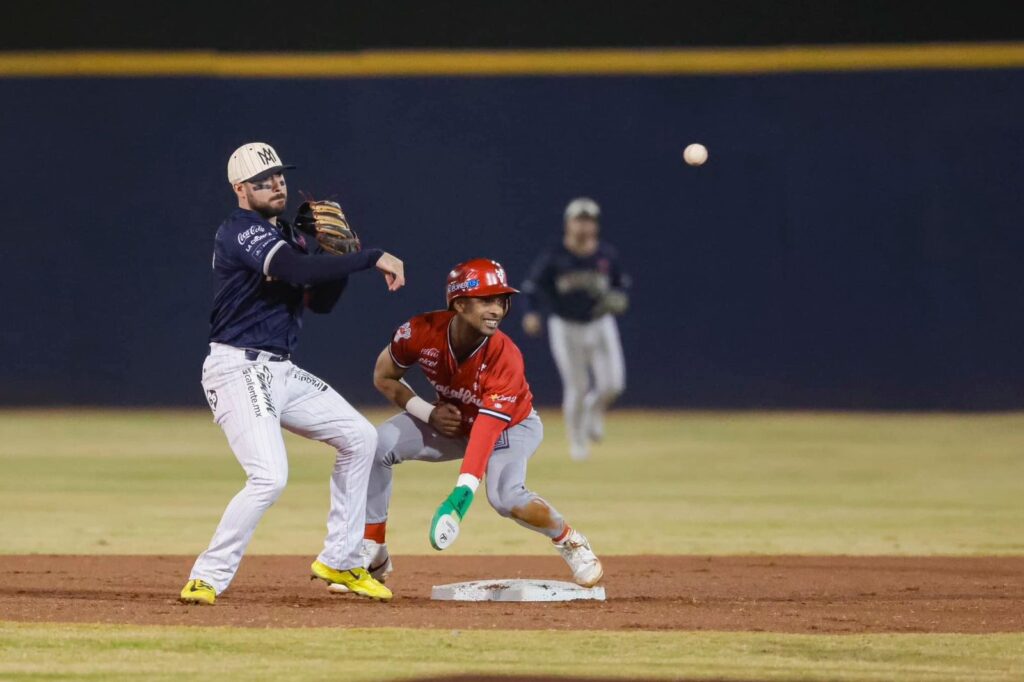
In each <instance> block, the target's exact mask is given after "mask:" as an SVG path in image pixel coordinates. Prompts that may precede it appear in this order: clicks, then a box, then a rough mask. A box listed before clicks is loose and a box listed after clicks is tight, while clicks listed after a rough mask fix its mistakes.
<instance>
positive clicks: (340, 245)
mask: <svg viewBox="0 0 1024 682" xmlns="http://www.w3.org/2000/svg"><path fill="white" fill-rule="evenodd" d="M295 227H296V228H298V229H299V230H301V231H303V232H305V233H306V234H308V235H310V236H312V237H313V238H314V239H316V241H317V243H318V244H320V248H322V249H323V250H324V251H326V252H327V253H331V254H334V255H336V256H341V255H344V254H346V253H354V252H356V251H358V250H359V249H360V248H361V245H360V243H359V235H357V234H356V231H355V230H353V229H352V226H351V225H349V224H348V219H347V218H346V217H345V213H344V212H343V211H342V210H341V206H339V205H338V204H337V203H336V202H334V201H307V202H305V203H304V204H302V205H301V206H299V213H298V215H296V216H295Z"/></svg>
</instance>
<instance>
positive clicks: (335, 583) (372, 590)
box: [309, 561, 393, 601]
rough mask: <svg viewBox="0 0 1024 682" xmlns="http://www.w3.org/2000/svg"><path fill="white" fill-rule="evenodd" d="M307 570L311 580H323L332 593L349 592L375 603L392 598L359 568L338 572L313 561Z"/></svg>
mask: <svg viewBox="0 0 1024 682" xmlns="http://www.w3.org/2000/svg"><path fill="white" fill-rule="evenodd" d="M309 570H310V572H311V573H312V576H311V579H314V580H315V579H317V578H319V579H320V580H323V581H324V582H326V583H327V584H328V586H330V587H331V590H332V591H334V592H351V593H353V594H358V595H359V596H361V597H367V598H369V599H376V600H377V601H391V597H392V596H393V595H392V594H391V590H389V589H388V588H387V587H385V586H384V585H383V583H381V582H379V581H377V580H376V579H374V577H373V576H371V575H370V574H369V573H367V572H366V569H365V568H363V567H361V566H357V567H356V568H348V569H344V570H340V571H339V570H338V569H336V568H331V567H330V566H328V565H327V564H325V563H322V562H320V561H314V562H313V565H312V566H310V567H309ZM342 588H344V589H342Z"/></svg>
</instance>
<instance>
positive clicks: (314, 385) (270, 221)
mask: <svg viewBox="0 0 1024 682" xmlns="http://www.w3.org/2000/svg"><path fill="white" fill-rule="evenodd" d="M288 168H294V166H287V165H285V164H284V163H283V162H282V161H281V160H280V157H279V156H278V155H277V152H276V151H275V150H274V148H273V147H271V146H270V145H268V144H265V143H263V142H252V143H249V144H245V145H242V146H241V147H239V148H238V149H237V150H235V152H234V153H233V154H232V155H231V158H230V159H229V161H228V181H229V182H230V183H231V187H232V189H233V190H234V193H235V196H236V198H237V200H238V208H236V209H235V210H234V211H233V212H232V213H231V215H230V216H228V218H227V219H226V220H225V221H224V222H223V223H221V225H220V227H219V228H217V234H216V237H215V238H214V247H213V271H214V278H215V281H216V287H217V292H216V295H215V296H214V300H213V312H212V313H211V315H210V352H209V355H207V357H206V361H205V362H204V363H203V389H204V390H205V391H206V399H207V401H208V402H209V404H210V409H211V410H212V411H213V417H214V420H215V421H216V422H217V424H219V425H220V427H221V428H222V429H223V430H224V435H226V436H227V438H228V443H229V444H230V446H231V450H232V451H233V452H234V454H235V458H236V459H238V463H239V464H241V465H242V469H244V470H245V474H246V482H245V487H243V488H242V490H241V491H240V492H239V493H238V494H237V495H235V497H234V498H233V499H232V500H231V502H230V503H229V504H228V506H227V509H225V510H224V515H223V517H222V518H221V520H220V524H219V525H218V526H217V530H216V531H215V532H214V535H213V540H211V541H210V546H209V547H208V548H207V549H206V551H205V552H203V553H202V554H200V555H199V558H198V559H196V562H195V565H194V566H193V567H192V572H191V573H190V574H189V581H188V583H187V584H186V585H185V587H184V589H182V591H181V600H182V601H184V602H186V603H193V604H213V603H214V601H215V600H216V597H217V595H218V594H220V593H221V592H223V591H224V590H225V589H227V587H228V585H230V584H231V581H232V579H233V578H234V576H235V573H236V571H237V570H238V565H239V563H240V562H241V560H242V554H243V553H244V552H245V548H246V547H247V546H248V544H249V540H250V539H251V538H252V534H253V531H255V530H256V525H257V524H258V523H259V521H260V519H261V518H262V517H263V513H264V512H265V511H266V510H267V509H268V508H269V507H270V505H272V504H273V503H274V502H275V500H277V498H278V497H279V496H280V494H281V492H282V491H283V490H284V487H285V484H286V483H287V481H288V455H287V453H286V452H285V447H284V440H283V438H282V434H281V428H282V427H284V428H286V429H288V430H289V431H292V432H293V433H296V434H298V435H300V436H304V437H306V438H310V439H313V440H317V441H321V442H323V443H327V444H329V445H330V446H331V447H332V448H334V449H335V450H336V453H337V454H336V457H335V462H334V469H333V472H332V474H331V482H330V491H331V509H330V513H329V515H328V517H327V538H326V539H325V540H324V549H323V551H322V552H321V553H320V555H319V556H318V557H317V559H316V561H314V562H313V565H312V569H311V570H312V573H313V576H314V577H316V578H320V579H322V580H324V581H326V582H328V583H331V584H337V585H341V586H343V587H344V588H345V591H348V592H352V593H355V594H358V595H361V596H364V597H369V598H372V599H379V600H388V599H390V598H391V591H390V590H388V588H387V587H385V586H384V585H382V584H380V583H379V582H377V581H376V580H374V579H373V578H372V577H371V576H370V575H369V573H367V572H366V570H364V569H363V567H362V554H361V549H362V536H363V525H364V520H365V511H366V506H365V505H366V485H367V482H368V480H369V475H370V465H371V464H372V462H373V453H374V450H375V449H376V447H377V431H376V429H374V427H373V425H372V424H370V422H368V421H367V420H366V419H365V418H364V417H363V416H362V415H361V414H359V413H358V412H357V411H356V410H355V409H354V408H353V407H352V406H351V405H349V403H348V402H347V401H346V400H345V399H344V398H342V397H341V396H340V395H339V394H338V393H337V392H336V391H335V390H334V389H333V388H331V387H330V386H329V385H327V382H325V381H323V380H322V379H320V378H318V377H316V376H314V375H312V374H310V373H309V372H306V371H305V370H303V369H301V368H299V367H297V366H296V365H294V364H292V361H291V354H292V352H293V351H294V350H295V346H296V343H297V342H298V334H299V329H300V328H301V327H302V313H303V310H304V309H307V308H308V309H309V310H310V311H312V312H314V313H328V312H330V311H331V309H333V308H334V304H335V303H336V302H337V301H338V298H339V297H340V296H341V294H342V291H343V290H344V289H345V285H346V283H347V282H348V276H349V275H351V274H352V273H355V272H359V271H361V270H369V269H372V268H374V267H376V268H377V270H379V271H381V272H382V273H383V275H384V278H385V280H386V282H387V284H388V289H389V290H391V291H396V290H398V289H399V288H400V287H402V285H403V284H404V283H405V274H404V265H403V264H402V261H400V260H398V259H397V258H395V257H394V256H392V255H391V254H388V253H385V252H384V251H381V250H380V249H364V250H359V244H358V238H355V235H354V233H352V234H351V236H352V239H351V240H350V244H351V250H352V252H351V253H344V254H342V255H327V254H325V253H324V249H326V248H327V246H324V244H325V242H323V241H321V237H320V234H319V233H320V229H321V227H322V225H321V223H322V222H323V220H322V218H321V217H319V214H318V212H317V210H314V209H311V208H310V207H311V204H315V205H317V209H319V208H326V209H327V211H328V212H329V213H330V212H332V211H333V209H334V208H336V207H337V205H336V204H330V205H329V206H322V205H323V204H325V203H329V202H308V203H306V204H303V207H302V208H301V209H300V216H299V219H297V222H298V221H302V223H303V224H304V225H306V226H308V227H309V228H310V233H311V234H316V240H314V239H308V240H307V238H306V236H305V235H303V234H302V233H301V232H299V231H296V230H295V229H294V228H293V226H292V225H290V224H289V223H287V222H285V221H284V220H283V219H282V218H280V216H281V214H282V213H284V209H285V206H286V204H287V202H288V187H287V184H286V183H285V178H284V171H285V170H286V169H288ZM306 209H310V210H308V211H307V210H306ZM336 215H337V216H340V219H336V220H335V221H334V224H333V225H327V226H326V227H327V228H328V229H330V230H332V231H333V232H335V233H339V232H340V231H341V230H339V229H336V228H335V225H343V226H344V227H345V228H346V229H347V227H348V226H347V223H344V214H342V213H341V210H340V208H337V211H336ZM322 247H323V248H322ZM332 253H334V254H339V253H340V252H339V251H333V252H332ZM195 475H198V476H201V475H202V472H201V471H200V472H198V473H197V474H195Z"/></svg>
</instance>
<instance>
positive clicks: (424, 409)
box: [405, 395, 434, 424]
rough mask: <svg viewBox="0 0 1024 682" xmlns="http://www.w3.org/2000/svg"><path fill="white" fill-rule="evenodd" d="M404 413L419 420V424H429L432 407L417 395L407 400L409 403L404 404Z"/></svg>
mask: <svg viewBox="0 0 1024 682" xmlns="http://www.w3.org/2000/svg"><path fill="white" fill-rule="evenodd" d="M405 411H406V412H408V413H409V414H411V415H412V416H414V417H416V418H417V419H419V420H420V421H421V422H423V423H425V424H429V423H430V413H431V412H433V411H434V406H433V405H431V404H430V403H428V402H427V401H426V400H424V399H423V398H421V397H419V396H418V395H414V396H413V397H411V398H409V402H407V403H406V404H405Z"/></svg>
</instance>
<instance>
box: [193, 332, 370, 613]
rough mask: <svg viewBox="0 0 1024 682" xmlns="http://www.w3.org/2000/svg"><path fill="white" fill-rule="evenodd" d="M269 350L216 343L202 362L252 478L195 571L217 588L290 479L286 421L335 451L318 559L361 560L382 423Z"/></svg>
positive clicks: (349, 563)
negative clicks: (249, 351) (250, 353)
mask: <svg viewBox="0 0 1024 682" xmlns="http://www.w3.org/2000/svg"><path fill="white" fill-rule="evenodd" d="M272 357H274V356H273V354H271V353H267V352H260V353H259V354H258V356H257V357H256V358H255V359H252V360H250V359H247V357H246V351H245V350H242V349H238V348H233V347H231V346H226V345H223V344H218V343H212V344H210V355H209V356H207V358H206V362H205V363H203V389H204V390H205V391H206V397H207V400H208V402H209V403H210V408H211V409H212V410H213V415H214V421H216V422H217V424H219V425H220V427H221V428H222V429H223V430H224V434H225V435H226V436H227V438H228V443H229V444H230V445H231V450H232V452H234V454H235V458H236V459H238V463H239V464H241V465H242V469H244V470H245V474H246V477H247V478H246V482H245V487H244V488H242V490H241V491H240V492H239V493H238V494H237V495H235V497H234V498H233V499H232V500H231V502H230V503H228V506H227V509H225V510H224V515H223V517H222V518H221V520H220V524H219V525H218V526H217V530H216V532H215V533H214V535H213V540H212V541H211V542H210V546H209V547H208V548H207V549H206V551H205V552H203V553H202V554H200V555H199V558H198V559H196V563H195V566H193V568H192V573H191V575H190V579H194V578H198V579H201V580H205V581H206V582H208V583H210V584H211V585H213V587H214V589H216V590H217V593H218V594H219V593H221V592H223V591H224V590H225V589H227V587H228V585H230V584H231V580H232V579H233V578H234V576H235V572H236V571H237V570H238V564H239V563H240V562H241V560H242V554H243V553H244V552H245V548H246V547H247V546H248V544H249V540H250V539H251V538H252V534H253V531H255V530H256V525H257V524H258V523H259V521H260V519H261V518H262V517H263V513H264V512H265V511H266V510H267V508H268V507H270V505H272V504H273V503H274V502H275V501H276V500H277V498H278V497H279V496H280V495H281V492H282V491H283V490H284V487H285V485H286V483H287V482H288V455H287V453H286V452H285V447H284V439H283V436H282V433H281V427H284V428H286V429H288V430H289V431H291V432H293V433H296V434H298V435H300V436H303V437H305V438H310V439H312V440H317V441H320V442H323V443H327V444H328V445H330V446H331V447H333V448H334V449H335V450H336V451H337V455H336V457H335V461H334V471H333V473H332V474H331V481H330V496H331V508H330V512H329V513H328V516H327V538H326V539H325V540H324V548H323V551H322V552H321V553H320V555H319V556H318V559H319V560H320V561H321V562H323V563H325V564H327V565H328V566H330V567H332V568H337V569H346V568H351V567H353V566H360V565H362V563H361V559H360V556H359V548H360V544H361V541H362V537H363V526H364V523H365V519H366V486H367V483H368V481H369V477H370V467H371V465H372V464H373V454H374V450H375V449H376V447H377V430H376V429H375V428H374V427H373V425H372V424H371V423H370V422H369V421H367V419H366V418H365V417H363V416H362V415H361V414H359V412H357V411H356V410H355V408H353V407H352V406H351V405H350V404H349V403H348V402H347V401H346V400H345V399H344V398H342V397H341V396H340V395H338V393H337V392H336V391H335V390H334V389H332V388H331V387H330V386H328V385H327V383H326V382H324V381H322V380H321V379H319V378H317V377H315V376H314V375H312V374H310V373H308V372H306V371H304V370H302V369H300V368H299V367H296V366H295V365H294V364H292V363H291V361H289V360H283V361H273V360H271V358H272Z"/></svg>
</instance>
